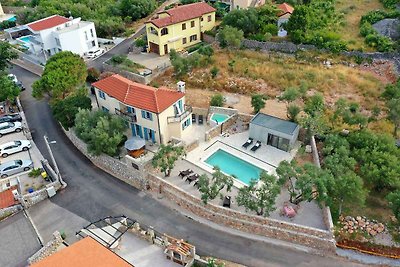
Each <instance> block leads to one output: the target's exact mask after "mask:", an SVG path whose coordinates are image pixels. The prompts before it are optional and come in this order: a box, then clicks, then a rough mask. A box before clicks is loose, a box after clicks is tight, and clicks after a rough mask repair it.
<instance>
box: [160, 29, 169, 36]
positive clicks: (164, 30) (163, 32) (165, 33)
mask: <svg viewBox="0 0 400 267" xmlns="http://www.w3.org/2000/svg"><path fill="white" fill-rule="evenodd" d="M167 34H168V28H162V29H161V36H163V35H167Z"/></svg>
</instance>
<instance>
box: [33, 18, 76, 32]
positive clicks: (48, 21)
mask: <svg viewBox="0 0 400 267" xmlns="http://www.w3.org/2000/svg"><path fill="white" fill-rule="evenodd" d="M68 21H69V19H67V18H65V17H62V16H59V15H54V16H51V17H47V18H44V19H41V20H37V21H34V22H31V23H28V24H27V25H26V26H28V27H29V28H31V29H32V30H34V31H42V30H45V29H49V28H53V27H56V26H58V25H61V24H63V23H65V22H68Z"/></svg>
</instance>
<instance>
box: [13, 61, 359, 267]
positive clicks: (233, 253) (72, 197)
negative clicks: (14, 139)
mask: <svg viewBox="0 0 400 267" xmlns="http://www.w3.org/2000/svg"><path fill="white" fill-rule="evenodd" d="M12 73H14V74H16V75H17V77H18V78H19V79H20V80H21V81H22V82H23V83H24V85H25V86H26V87H27V90H26V91H25V92H23V94H22V96H21V100H22V105H23V107H24V110H25V113H26V116H27V120H28V122H29V125H30V127H31V128H34V129H35V132H34V134H33V138H34V140H35V142H36V144H37V146H38V148H39V149H40V150H41V151H42V152H43V154H44V157H45V158H46V157H47V156H48V155H47V151H46V146H45V144H44V141H43V135H44V134H48V136H49V139H50V140H56V141H57V144H55V145H54V146H52V148H53V152H54V157H55V158H56V160H57V162H58V164H59V168H60V171H61V174H62V175H63V177H64V179H65V180H66V182H67V183H68V187H67V188H66V189H65V190H63V191H62V192H61V193H58V194H57V195H56V196H54V197H53V198H51V199H50V201H51V202H52V203H54V204H56V205H57V206H59V207H62V208H63V209H66V210H68V211H70V212H71V213H73V214H74V215H76V216H79V217H81V218H83V219H84V220H87V221H94V220H98V219H100V218H103V217H105V216H110V215H121V214H123V215H126V216H128V217H130V218H133V219H136V220H138V221H140V222H143V223H144V224H146V225H149V226H153V227H154V228H155V229H157V230H158V231H160V232H163V233H167V234H170V235H173V236H175V237H177V238H183V239H184V240H188V241H189V242H190V243H192V244H194V245H195V246H196V250H197V252H198V253H199V254H200V255H210V256H214V257H218V258H222V259H226V260H230V261H233V262H238V263H241V264H244V265H246V266H362V265H358V264H354V263H352V262H349V261H346V260H343V259H342V258H338V257H322V256H318V255H312V254H308V253H305V252H303V251H299V250H292V249H290V248H284V249H282V247H280V246H277V245H275V244H270V243H266V242H263V241H258V240H251V239H248V238H246V237H244V236H239V235H235V234H234V233H232V232H225V231H221V230H218V229H217V228H212V227H209V226H208V225H206V224H202V223H198V222H196V221H193V220H192V219H190V218H188V217H185V216H183V215H181V214H180V213H178V212H177V211H174V210H171V209H169V208H167V207H166V206H164V205H162V204H161V203H160V202H159V201H157V200H155V199H153V198H151V197H149V196H148V195H146V194H145V193H143V192H141V191H139V190H137V189H135V188H133V187H131V186H129V185H127V184H125V183H124V182H122V181H120V180H118V179H116V178H114V177H112V176H111V175H109V174H107V173H105V172H103V171H102V170H100V169H98V168H97V167H95V166H94V165H93V164H92V163H91V162H90V161H89V160H88V159H87V158H85V157H84V156H83V155H82V154H81V153H80V152H79V151H78V150H77V149H76V148H75V147H74V146H73V144H72V143H71V142H70V141H69V140H68V139H67V138H66V136H65V135H64V133H63V132H62V131H61V129H60V128H59V125H58V124H57V123H56V122H55V121H54V119H53V118H52V116H51V111H50V108H49V106H48V105H47V103H46V102H45V100H40V101H37V100H35V99H33V98H32V97H31V95H30V92H31V84H32V83H33V81H35V80H36V79H37V78H38V77H37V76H35V75H34V74H31V73H29V72H27V71H25V70H23V69H21V68H19V67H15V68H14V69H13V70H12ZM47 220H49V218H48V216H45V217H42V218H41V221H42V222H43V223H44V222H45V221H47ZM60 223H61V224H64V225H65V227H67V226H68V224H69V223H70V222H69V220H65V221H61V222H60ZM39 227H40V226H38V228H39Z"/></svg>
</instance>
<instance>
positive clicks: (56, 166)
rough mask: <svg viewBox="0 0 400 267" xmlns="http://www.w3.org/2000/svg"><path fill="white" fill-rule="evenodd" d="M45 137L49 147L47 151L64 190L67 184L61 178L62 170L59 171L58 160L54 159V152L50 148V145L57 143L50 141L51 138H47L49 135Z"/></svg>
mask: <svg viewBox="0 0 400 267" xmlns="http://www.w3.org/2000/svg"><path fill="white" fill-rule="evenodd" d="M43 137H44V141H45V143H46V146H47V150H48V151H49V154H50V158H51V161H52V162H53V165H54V169H55V171H56V174H57V178H58V181H59V182H60V184H61V186H62V187H63V188H64V187H65V186H66V183H65V182H64V181H63V179H62V177H61V174H60V170H59V169H58V165H57V162H56V160H55V158H54V155H53V151H51V147H50V144H55V143H56V141H50V142H49V138H48V137H47V135H45V136H43Z"/></svg>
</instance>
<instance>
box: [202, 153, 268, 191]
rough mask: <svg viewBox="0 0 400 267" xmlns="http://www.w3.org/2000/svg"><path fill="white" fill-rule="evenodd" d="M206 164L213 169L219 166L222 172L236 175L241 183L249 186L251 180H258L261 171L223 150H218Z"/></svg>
mask: <svg viewBox="0 0 400 267" xmlns="http://www.w3.org/2000/svg"><path fill="white" fill-rule="evenodd" d="M205 162H206V163H207V164H209V165H211V166H213V167H215V166H218V167H219V168H220V169H221V171H222V172H224V173H226V174H229V175H235V176H236V177H237V179H238V180H239V181H241V182H242V183H244V184H246V185H248V184H249V183H250V180H251V179H256V180H258V179H259V177H260V174H261V171H262V170H261V169H260V168H258V167H256V166H254V165H253V164H251V163H249V162H247V161H244V160H242V159H240V158H238V157H236V156H234V155H232V154H230V153H228V152H226V151H224V150H222V149H218V150H217V151H216V152H215V153H213V154H212V155H211V156H210V157H208V158H207V159H206V160H205Z"/></svg>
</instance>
